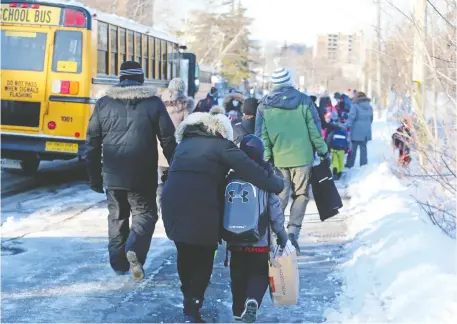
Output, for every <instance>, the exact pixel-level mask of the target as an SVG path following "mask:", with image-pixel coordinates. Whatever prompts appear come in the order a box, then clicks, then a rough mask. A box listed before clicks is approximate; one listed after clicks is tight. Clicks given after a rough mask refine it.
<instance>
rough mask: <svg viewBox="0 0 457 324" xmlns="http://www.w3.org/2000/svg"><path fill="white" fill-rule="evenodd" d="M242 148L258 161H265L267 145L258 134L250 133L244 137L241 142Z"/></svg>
mask: <svg viewBox="0 0 457 324" xmlns="http://www.w3.org/2000/svg"><path fill="white" fill-rule="evenodd" d="M240 149H241V150H242V151H243V152H245V153H246V154H247V155H248V156H249V157H250V158H251V159H253V160H254V161H256V162H257V163H261V162H262V161H263V152H264V151H265V146H264V145H263V142H262V140H261V139H260V138H258V137H257V136H255V135H252V134H249V135H246V136H245V137H243V139H242V140H241V143H240Z"/></svg>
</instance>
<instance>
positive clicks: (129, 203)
mask: <svg viewBox="0 0 457 324" xmlns="http://www.w3.org/2000/svg"><path fill="white" fill-rule="evenodd" d="M106 196H107V198H108V211H109V215H108V237H109V243H108V251H109V258H110V264H111V267H112V268H113V269H114V270H115V271H120V272H125V271H128V270H129V267H130V265H129V262H128V261H127V257H126V252H127V251H134V252H135V253H136V255H137V257H138V261H140V262H141V264H144V262H145V261H146V255H147V253H148V251H149V247H150V245H151V238H152V234H153V233H154V229H155V224H156V222H157V205H156V192H155V188H154V190H151V191H148V192H141V193H140V192H131V191H127V190H107V192H106ZM130 213H132V226H131V227H129V218H130Z"/></svg>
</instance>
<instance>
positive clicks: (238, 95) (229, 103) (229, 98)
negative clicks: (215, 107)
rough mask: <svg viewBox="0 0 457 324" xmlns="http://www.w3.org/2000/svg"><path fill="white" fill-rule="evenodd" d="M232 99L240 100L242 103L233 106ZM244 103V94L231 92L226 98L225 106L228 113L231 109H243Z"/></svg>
mask: <svg viewBox="0 0 457 324" xmlns="http://www.w3.org/2000/svg"><path fill="white" fill-rule="evenodd" d="M232 100H238V101H239V102H240V105H239V106H238V107H233V105H232ZM243 103H244V96H243V95H242V94H241V93H236V92H235V93H230V94H228V95H227V96H225V98H224V102H223V105H224V108H225V112H226V113H228V112H229V111H231V110H237V111H241V106H242V105H243Z"/></svg>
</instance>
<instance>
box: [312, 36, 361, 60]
mask: <svg viewBox="0 0 457 324" xmlns="http://www.w3.org/2000/svg"><path fill="white" fill-rule="evenodd" d="M363 47H364V37H363V34H362V33H353V34H341V33H338V34H325V35H317V39H316V45H315V46H314V51H313V55H314V58H315V59H319V58H322V59H327V60H328V61H329V62H330V63H336V64H358V63H360V61H361V60H362V57H363V50H364V49H363Z"/></svg>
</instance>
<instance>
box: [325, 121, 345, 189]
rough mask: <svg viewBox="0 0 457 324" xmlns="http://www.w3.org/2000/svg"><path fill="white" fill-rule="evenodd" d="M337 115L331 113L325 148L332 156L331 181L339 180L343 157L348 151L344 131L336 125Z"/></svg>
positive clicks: (342, 167)
mask: <svg viewBox="0 0 457 324" xmlns="http://www.w3.org/2000/svg"><path fill="white" fill-rule="evenodd" d="M337 122H338V115H337V114H335V113H332V122H331V123H329V125H331V126H332V128H331V132H330V133H329V135H328V137H327V146H328V148H329V149H330V154H331V155H332V164H331V165H330V168H331V170H332V171H333V179H334V180H339V179H340V178H341V176H342V174H343V169H344V155H345V153H346V152H347V151H348V149H349V139H348V134H347V132H346V130H344V129H342V128H341V127H340V126H339V125H338V124H337Z"/></svg>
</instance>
